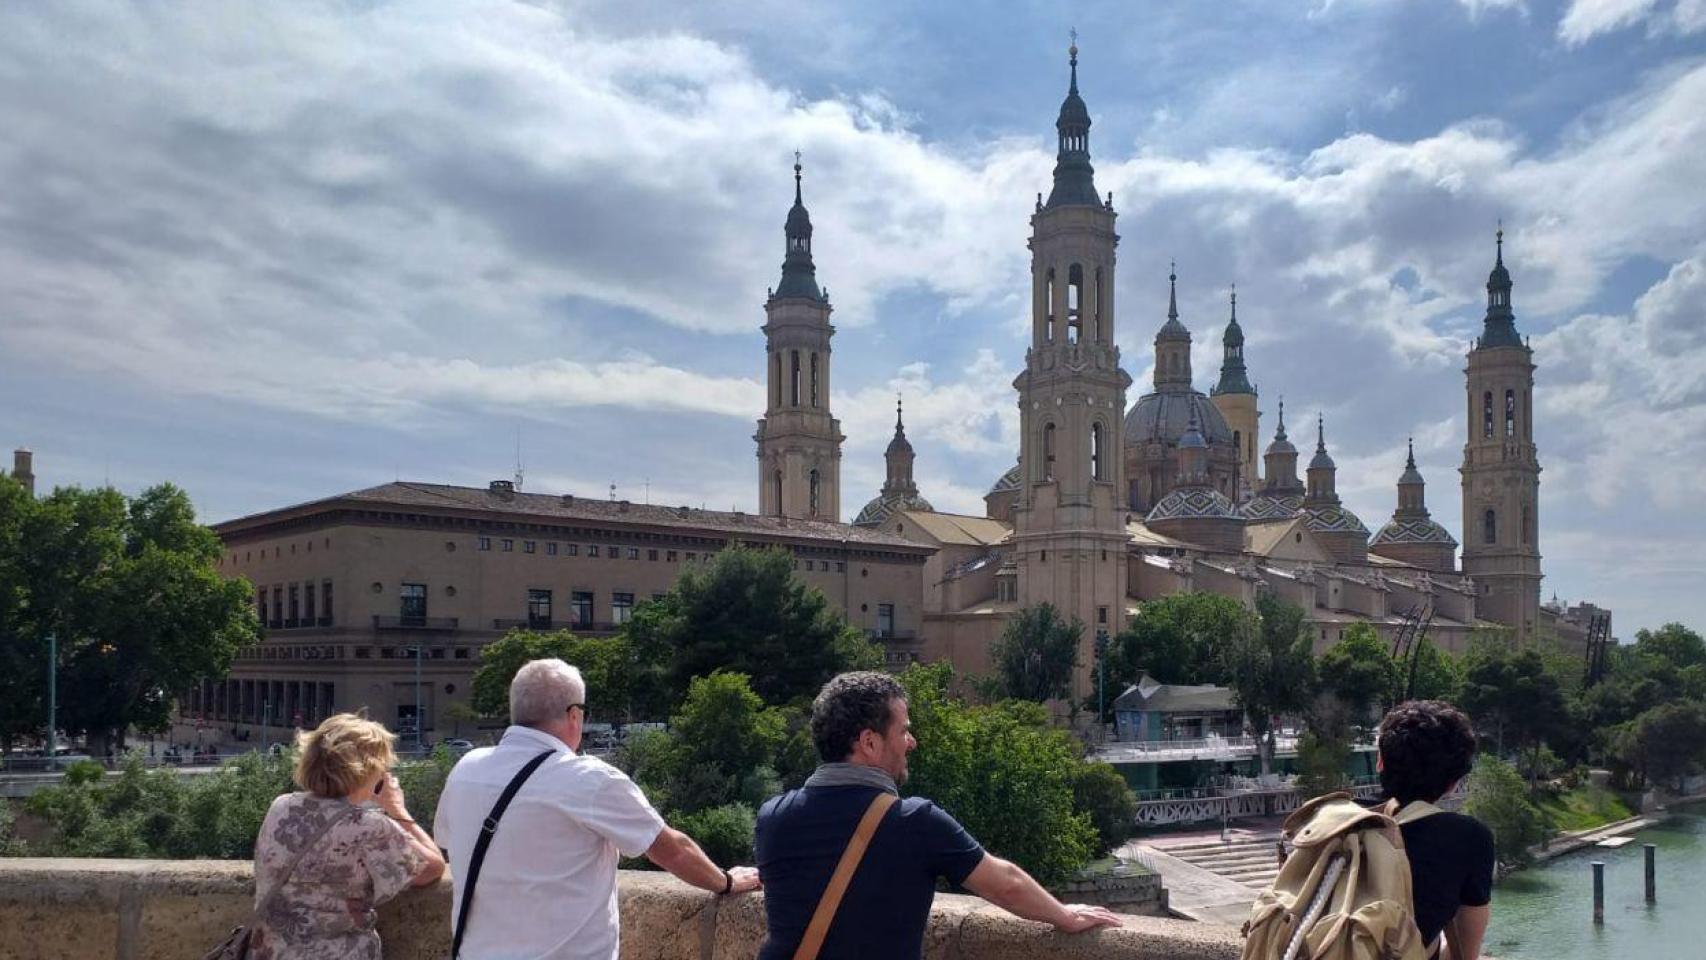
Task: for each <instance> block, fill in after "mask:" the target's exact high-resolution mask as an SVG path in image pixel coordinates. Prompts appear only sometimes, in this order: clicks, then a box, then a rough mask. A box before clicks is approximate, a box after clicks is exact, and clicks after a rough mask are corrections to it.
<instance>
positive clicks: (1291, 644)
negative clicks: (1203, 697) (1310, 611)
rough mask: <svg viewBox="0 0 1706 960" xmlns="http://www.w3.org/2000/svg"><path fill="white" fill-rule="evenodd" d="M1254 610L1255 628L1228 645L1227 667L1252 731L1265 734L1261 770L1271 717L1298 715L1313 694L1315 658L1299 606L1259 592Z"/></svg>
mask: <svg viewBox="0 0 1706 960" xmlns="http://www.w3.org/2000/svg"><path fill="white" fill-rule="evenodd" d="M1256 612H1257V615H1258V616H1259V617H1260V624H1259V626H1258V628H1257V629H1255V630H1251V631H1247V632H1245V633H1244V634H1242V635H1240V636H1238V637H1237V638H1236V639H1235V640H1234V642H1233V643H1232V644H1231V645H1230V646H1229V648H1228V649H1227V651H1226V668H1227V674H1228V680H1229V681H1230V682H1229V684H1228V685H1229V686H1230V687H1231V688H1232V695H1233V697H1234V698H1235V699H1236V700H1237V701H1238V705H1239V706H1240V707H1242V708H1243V710H1244V712H1245V714H1246V715H1247V716H1248V717H1249V721H1250V727H1251V729H1253V730H1254V731H1255V732H1256V734H1257V735H1258V736H1260V737H1263V738H1264V742H1263V744H1262V746H1261V750H1260V753H1261V762H1262V772H1263V773H1264V774H1265V773H1267V772H1268V771H1269V770H1270V769H1271V768H1272V766H1273V751H1274V727H1273V720H1274V718H1275V717H1277V716H1278V715H1280V714H1300V713H1302V712H1303V711H1304V710H1306V709H1307V708H1308V707H1309V706H1310V703H1311V701H1312V700H1313V698H1314V691H1315V657H1314V654H1313V652H1312V647H1313V638H1312V637H1311V636H1310V632H1309V630H1308V629H1306V628H1305V627H1304V625H1303V609H1302V608H1301V607H1299V606H1297V605H1296V604H1294V603H1291V602H1290V601H1287V600H1284V599H1282V598H1279V597H1275V596H1273V595H1271V594H1266V593H1264V594H1262V595H1260V596H1259V597H1257V599H1256Z"/></svg>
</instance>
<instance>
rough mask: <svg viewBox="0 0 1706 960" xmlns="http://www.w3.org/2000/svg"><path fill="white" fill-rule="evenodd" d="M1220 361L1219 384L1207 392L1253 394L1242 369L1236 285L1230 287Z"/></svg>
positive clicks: (1242, 352)
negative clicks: (1230, 317)
mask: <svg viewBox="0 0 1706 960" xmlns="http://www.w3.org/2000/svg"><path fill="white" fill-rule="evenodd" d="M1221 345H1222V350H1223V353H1222V359H1221V361H1220V382H1219V383H1217V384H1215V385H1214V389H1213V390H1211V391H1209V393H1210V394H1211V395H1213V396H1217V397H1218V396H1220V395H1221V394H1226V393H1248V394H1252V395H1253V394H1255V392H1256V388H1255V387H1252V386H1251V385H1250V377H1249V375H1248V373H1247V372H1246V371H1245V369H1244V329H1243V328H1242V327H1240V326H1238V285H1237V284H1233V285H1232V319H1230V320H1228V321H1227V323H1226V335H1225V336H1224V337H1222V338H1221Z"/></svg>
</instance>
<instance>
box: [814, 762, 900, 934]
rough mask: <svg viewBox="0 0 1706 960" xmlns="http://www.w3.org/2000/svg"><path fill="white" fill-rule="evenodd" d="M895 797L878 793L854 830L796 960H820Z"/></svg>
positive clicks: (825, 889)
mask: <svg viewBox="0 0 1706 960" xmlns="http://www.w3.org/2000/svg"><path fill="white" fill-rule="evenodd" d="M894 802H895V795H894V794H892V793H889V792H888V791H887V790H881V791H878V792H877V795H876V796H875V797H873V798H872V799H871V805H870V806H869V807H866V808H865V816H864V817H862V818H860V820H859V826H858V827H857V828H856V829H855V830H854V831H853V838H852V839H851V840H848V841H847V849H846V850H843V851H841V860H840V861H839V862H838V863H836V865H835V872H834V873H832V874H830V877H829V886H827V887H825V888H824V890H823V897H822V898H820V899H819V900H818V902H817V909H816V910H813V911H812V919H811V923H809V924H807V925H806V933H805V936H803V937H801V938H800V945H799V947H798V948H797V949H796V950H795V951H794V960H817V954H818V951H819V950H822V949H823V941H824V938H825V937H827V936H829V925H830V924H831V923H833V922H834V920H835V912H836V911H837V910H838V909H840V908H841V897H842V895H843V894H845V893H846V892H847V885H848V884H849V883H851V882H852V881H853V872H854V871H856V870H858V869H859V861H860V860H863V859H865V849H866V848H867V847H869V846H870V845H871V837H873V836H875V835H876V832H877V827H878V826H879V825H881V824H882V821H883V814H885V813H888V812H889V807H891V806H894Z"/></svg>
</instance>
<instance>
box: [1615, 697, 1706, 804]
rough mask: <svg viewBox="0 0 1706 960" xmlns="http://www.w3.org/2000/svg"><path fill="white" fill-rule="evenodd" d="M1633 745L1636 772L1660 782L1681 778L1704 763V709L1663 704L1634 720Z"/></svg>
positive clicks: (1678, 781)
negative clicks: (1637, 767)
mask: <svg viewBox="0 0 1706 960" xmlns="http://www.w3.org/2000/svg"><path fill="white" fill-rule="evenodd" d="M1633 741H1634V743H1633V745H1634V748H1635V758H1636V759H1637V762H1638V763H1639V769H1640V771H1641V773H1642V774H1643V775H1645V776H1646V777H1648V778H1650V779H1652V780H1655V781H1658V782H1660V783H1665V782H1673V781H1674V782H1675V788H1676V790H1677V791H1678V792H1681V790H1682V783H1681V781H1682V779H1683V778H1684V777H1686V776H1688V775H1689V774H1690V773H1693V772H1694V771H1695V770H1697V769H1698V768H1699V767H1700V765H1701V763H1702V762H1706V707H1702V706H1701V705H1700V704H1698V703H1689V702H1679V703H1664V704H1660V705H1659V706H1656V707H1654V708H1652V709H1651V710H1648V711H1646V712H1645V713H1643V714H1641V715H1640V716H1639V717H1637V718H1636V719H1635V722H1634V737H1633Z"/></svg>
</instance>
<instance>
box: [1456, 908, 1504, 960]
mask: <svg viewBox="0 0 1706 960" xmlns="http://www.w3.org/2000/svg"><path fill="white" fill-rule="evenodd" d="M1492 916H1493V908H1492V907H1491V906H1489V905H1487V904H1482V905H1481V906H1479V907H1458V908H1457V915H1456V916H1454V917H1452V918H1451V923H1450V924H1448V925H1447V926H1446V928H1445V940H1446V944H1447V946H1446V952H1445V956H1446V957H1447V958H1448V960H1477V958H1479V957H1480V956H1481V938H1482V937H1484V936H1486V934H1487V921H1488V920H1490V919H1492Z"/></svg>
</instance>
